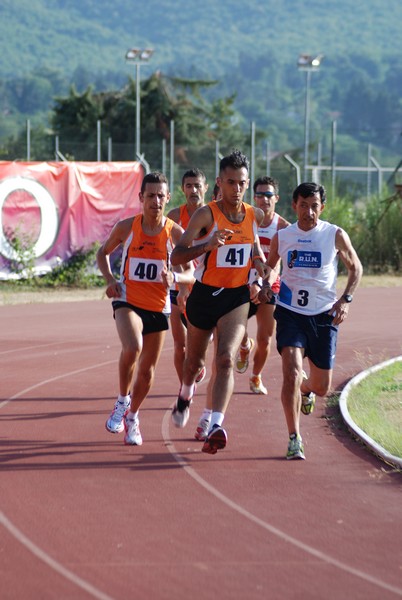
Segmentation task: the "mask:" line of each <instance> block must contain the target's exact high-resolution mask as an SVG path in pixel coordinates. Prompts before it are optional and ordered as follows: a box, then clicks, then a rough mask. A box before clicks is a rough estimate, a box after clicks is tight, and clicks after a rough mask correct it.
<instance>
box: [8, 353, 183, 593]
mask: <svg viewBox="0 0 402 600" xmlns="http://www.w3.org/2000/svg"><path fill="white" fill-rule="evenodd" d="M172 349H173V346H168V347H167V348H165V349H164V350H168V351H169V350H172ZM117 360H118V358H117V357H116V358H115V359H114V360H108V361H106V362H103V363H97V364H96V365H92V366H90V367H85V368H83V369H77V370H75V371H70V372H68V373H63V374H61V375H57V376H56V377H51V378H50V379H44V380H43V381H40V382H38V383H36V384H35V385H32V386H30V387H28V388H25V389H24V390H21V391H20V392H18V393H17V394H14V396H11V397H10V398H8V399H7V400H5V401H4V402H1V403H0V409H1V408H3V407H4V406H6V404H8V403H9V402H11V401H12V400H16V399H17V398H19V397H21V396H23V395H24V394H26V393H27V392H30V391H32V390H34V389H36V388H38V387H41V386H42V385H46V384H47V383H51V382H53V381H57V380H58V379H63V377H70V376H72V375H77V374H78V373H85V372H86V371H90V370H92V369H98V368H100V367H104V366H105V365H110V364H111V363H116V362H117ZM0 524H1V525H3V527H5V528H6V529H7V530H8V532H9V533H10V534H11V535H12V536H13V537H14V538H15V539H16V540H17V541H18V542H19V543H20V544H22V545H23V546H24V547H25V548H26V549H27V550H29V551H30V552H32V554H34V555H35V556H36V557H37V558H39V559H40V560H42V561H43V562H44V563H46V564H47V565H48V566H49V567H50V568H51V569H53V570H54V571H56V572H57V573H59V574H60V575H62V576H63V577H65V578H66V579H68V580H69V581H71V582H72V583H73V584H75V585H76V586H77V587H80V588H81V589H83V590H85V591H86V592H88V594H90V595H92V596H93V597H94V598H97V599H98V600H114V599H113V598H112V597H111V596H108V595H107V594H104V593H103V592H101V591H100V590H98V589H97V588H95V587H94V586H93V585H91V584H90V583H88V582H87V581H85V580H84V579H82V578H81V577H79V576H78V575H76V574H75V573H73V572H72V571H70V570H69V569H67V568H66V567H64V566H63V565H62V564H61V563H59V562H57V561H56V560H54V559H53V558H52V557H51V556H50V555H49V554H47V553H46V552H45V551H44V550H42V549H41V548H39V546H37V545H36V544H35V543H34V542H32V540H30V539H29V538H28V537H27V536H26V535H25V534H24V533H23V532H22V531H21V530H20V529H18V528H17V527H16V526H15V525H14V524H13V523H12V522H11V521H10V519H8V518H7V516H6V515H5V514H4V513H3V512H2V511H1V510H0Z"/></svg>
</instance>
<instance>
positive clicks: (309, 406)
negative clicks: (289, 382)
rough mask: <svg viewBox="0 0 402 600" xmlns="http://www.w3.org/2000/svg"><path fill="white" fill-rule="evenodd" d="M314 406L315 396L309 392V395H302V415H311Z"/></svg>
mask: <svg viewBox="0 0 402 600" xmlns="http://www.w3.org/2000/svg"><path fill="white" fill-rule="evenodd" d="M314 406H315V394H314V392H310V393H309V394H302V401H301V407H300V409H301V411H302V413H303V415H311V413H312V412H313V410H314Z"/></svg>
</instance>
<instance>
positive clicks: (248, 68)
mask: <svg viewBox="0 0 402 600" xmlns="http://www.w3.org/2000/svg"><path fill="white" fill-rule="evenodd" d="M401 22H402V3H401V2H400V1H399V0H388V1H387V2H386V3H385V4H384V3H382V2H380V1H379V0H366V1H363V0H356V1H355V2H354V3H353V4H352V3H351V2H350V0H338V1H337V2H335V1H334V0H328V1H324V0H310V1H309V2H307V1H306V0H301V1H299V2H294V0H275V1H274V0H264V2H260V1H259V0H249V2H247V3H245V2H240V1H239V0H232V1H231V2H228V0H222V1H221V2H219V3H217V2H215V0H204V2H203V3H198V2H195V1H194V0H159V1H158V2H156V1H155V0H148V2H146V3H139V2H135V1H134V0H114V2H113V3H112V4H111V3H110V2H106V1H105V0H80V1H78V0H68V1H67V0H52V1H46V0H30V1H29V2H28V0H16V1H15V0H14V1H12V0H2V3H1V6H0V32H1V37H0V40H1V41H0V48H1V53H0V157H1V158H3V159H7V158H16V157H24V149H23V141H24V136H25V130H24V127H25V122H26V119H28V118H29V119H30V121H31V123H32V126H33V128H34V133H35V134H36V138H35V135H34V136H33V139H38V138H39V135H40V136H42V138H43V136H46V135H47V136H52V135H53V136H54V134H55V132H57V133H58V134H63V135H64V139H66V138H65V136H66V135H68V136H70V135H71V136H74V137H76V136H78V137H80V141H81V142H82V143H83V144H84V143H86V140H85V135H84V134H85V131H87V132H88V133H87V138H91V139H92V140H93V139H94V131H93V127H94V123H93V121H92V122H88V123H86V124H85V126H82V123H81V124H79V123H78V122H77V123H76V130H75V132H74V130H73V128H70V130H69V132H67V130H66V129H64V130H63V128H62V125H63V115H62V114H61V112H62V111H61V112H60V107H62V106H65V105H63V102H66V101H67V99H68V98H70V100H71V98H72V96H74V94H75V95H76V97H78V98H81V99H83V98H84V96H85V95H86V97H87V99H88V98H90V102H92V101H93V102H95V104H96V103H97V106H98V110H97V112H96V111H95V112H94V113H93V114H92V119H93V118H95V121H96V118H99V119H101V121H102V123H103V126H104V127H105V128H106V131H107V134H108V135H111V136H112V137H113V138H114V139H116V140H117V139H118V140H119V143H128V142H129V141H132V135H133V131H132V127H131V128H130V127H128V126H125V125H123V123H120V127H119V130H118V131H117V128H118V119H115V120H114V121H113V123H114V126H113V128H112V129H111V128H110V124H111V122H112V121H111V112H110V111H109V112H107V113H106V112H105V98H107V97H108V98H109V101H110V102H112V100H111V96H112V97H113V98H114V100H113V102H114V103H115V111H114V115H115V116H116V114H118V111H117V113H116V110H117V109H118V108H119V106H120V107H121V104H120V105H119V104H118V103H116V102H115V100H116V98H117V97H120V98H123V99H124V98H131V104H130V102H128V105H127V106H126V109H125V110H126V113H127V114H126V118H127V119H128V118H129V117H128V115H129V112H130V109H131V111H133V110H134V104H133V102H134V90H133V79H132V78H133V77H134V71H133V69H132V67H131V66H130V65H127V64H126V63H125V61H124V55H125V52H126V50H127V49H128V48H129V47H133V46H137V47H144V48H145V47H152V48H153V49H154V55H153V57H152V59H151V61H150V63H149V64H148V65H147V66H144V67H141V80H142V83H143V85H142V87H143V93H144V95H145V96H148V92H147V90H148V91H149V87H150V86H152V85H153V84H155V82H156V81H161V77H162V78H163V77H165V78H166V80H165V81H167V80H168V79H169V78H170V81H173V80H174V79H175V80H176V82H177V81H178V80H179V78H182V79H187V80H191V81H204V82H205V81H216V82H217V83H216V84H215V85H207V86H204V87H203V86H201V87H199V88H198V91H197V93H198V98H200V97H202V102H201V104H202V103H203V104H202V110H200V107H201V104H200V101H197V98H196V97H195V96H194V95H193V96H191V99H190V100H189V102H187V103H186V102H185V95H186V93H189V94H190V89H189V88H187V90H186V87H185V86H182V87H181V91H180V94H179V96H180V101H181V110H184V109H185V107H186V110H187V114H186V119H187V121H188V123H190V124H191V121H193V122H196V121H197V119H201V122H202V123H203V126H204V127H205V128H207V129H209V131H210V132H211V131H212V134H211V135H210V137H211V140H212V141H213V139H214V135H213V134H214V131H215V130H216V127H217V125H216V123H217V119H218V117H219V110H221V111H223V116H222V115H221V116H222V119H223V120H225V119H226V122H225V127H224V128H223V130H221V133H220V135H222V136H226V137H227V138H228V139H227V140H225V139H221V142H225V141H227V142H229V138H230V139H233V140H236V139H237V140H241V139H242V138H241V135H243V136H247V135H248V134H249V128H250V122H255V124H256V127H257V140H258V143H259V145H260V153H261V154H262V153H263V145H264V144H265V143H266V142H267V140H268V141H269V144H270V148H271V150H272V151H273V152H278V153H279V152H281V153H283V152H289V151H291V152H295V153H296V154H297V153H299V154H300V152H301V151H302V146H303V131H304V96H305V74H304V73H303V72H300V71H298V69H297V67H296V62H297V57H298V55H299V54H300V53H310V54H312V55H315V54H318V53H322V54H324V60H323V62H322V66H321V67H320V70H319V71H318V72H317V73H313V74H312V78H311V132H310V142H311V155H312V156H315V155H316V153H317V151H318V150H317V148H318V144H320V148H321V151H322V160H323V161H328V160H329V155H330V151H331V124H332V123H333V122H334V121H336V123H337V131H338V149H337V160H338V162H339V163H341V164H342V163H343V164H361V165H365V164H366V163H367V145H368V144H370V146H371V147H372V152H373V154H374V155H375V157H376V159H377V160H378V161H379V162H380V163H381V164H382V165H383V166H386V165H388V166H391V167H392V166H395V165H396V164H397V162H398V161H399V160H400V158H401V154H402V152H401V149H402V137H401V132H402V62H401V60H400V56H401V54H402V52H401V51H402V36H401V34H400V23H401ZM158 77H159V80H158ZM72 85H73V86H74V87H73V88H71V86H72ZM89 86H91V87H90V88H89ZM147 86H148V87H147ZM72 90H75V92H72ZM193 92H194V86H193V88H192V89H191V94H193ZM175 94H177V90H176V92H175ZM200 95H201V96H200ZM63 98H64V100H63ZM219 103H220V104H219ZM106 106H109V108H110V104H109V105H107V104H106ZM176 108H177V105H176ZM192 110H193V113H192V112H191V111H192ZM203 111H204V112H203ZM123 112H124V111H123ZM151 113H152V111H151V110H150V109H149V110H148V113H147V108H146V107H145V108H144V115H145V116H146V115H147V114H151ZM132 114H133V113H132ZM168 117H169V113H168V114H167V115H166V122H168ZM204 117H205V118H204ZM203 118H204V121H203ZM218 121H219V119H218ZM69 125H73V124H72V123H70V124H69ZM64 126H66V118H64ZM143 126H144V131H143V132H142V137H143V139H144V140H145V139H146V137H147V135H148V136H150V135H151V132H150V131H147V125H146V123H144V125H143ZM91 128H92V129H91ZM108 128H109V129H108ZM214 128H215V129H214ZM78 130H79V131H78ZM230 130H235V131H231V132H230V136H229V131H230ZM153 131H155V128H154V130H153ZM186 132H187V134H188V136H189V140H188V142H189V143H191V135H192V134H193V133H194V128H192V127H191V125H189V124H187V126H186V130H185V131H182V134H183V136H184V134H185V133H186ZM225 132H226V133H225ZM124 134H126V136H127V139H126V140H125V139H124ZM167 135H168V134H166V137H167ZM91 136H92V137H91ZM129 136H131V140H130V139H129ZM144 136H145V137H144ZM162 137H163V136H162ZM215 137H216V135H215ZM183 139H184V137H183ZM184 141H185V140H184ZM183 143H184V142H183ZM45 145H46V144H45ZM45 145H44V144H43V143H42V144H38V147H37V154H36V155H35V156H34V157H33V158H35V159H38V160H42V159H47V158H48V157H47V156H45V155H44V154H43V152H44V146H45ZM41 153H42V154H41ZM91 159H92V158H91Z"/></svg>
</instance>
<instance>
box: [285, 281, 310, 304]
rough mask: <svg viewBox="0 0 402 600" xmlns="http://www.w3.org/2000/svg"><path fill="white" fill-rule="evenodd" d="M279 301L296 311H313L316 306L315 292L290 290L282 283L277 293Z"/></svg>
mask: <svg viewBox="0 0 402 600" xmlns="http://www.w3.org/2000/svg"><path fill="white" fill-rule="evenodd" d="M279 300H280V301H281V302H283V303H284V304H287V305H288V306H293V307H294V308H298V309H303V308H305V309H309V310H314V309H315V306H316V290H315V289H314V288H309V289H303V288H301V289H299V290H295V289H290V288H289V287H288V286H287V285H286V284H285V283H284V282H283V281H282V282H281V288H280V291H279Z"/></svg>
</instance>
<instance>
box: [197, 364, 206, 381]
mask: <svg viewBox="0 0 402 600" xmlns="http://www.w3.org/2000/svg"><path fill="white" fill-rule="evenodd" d="M206 374H207V369H206V367H202V369H201V371H200V372H199V373H198V375H197V377H196V378H195V383H201V381H204V379H205V376H206Z"/></svg>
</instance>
